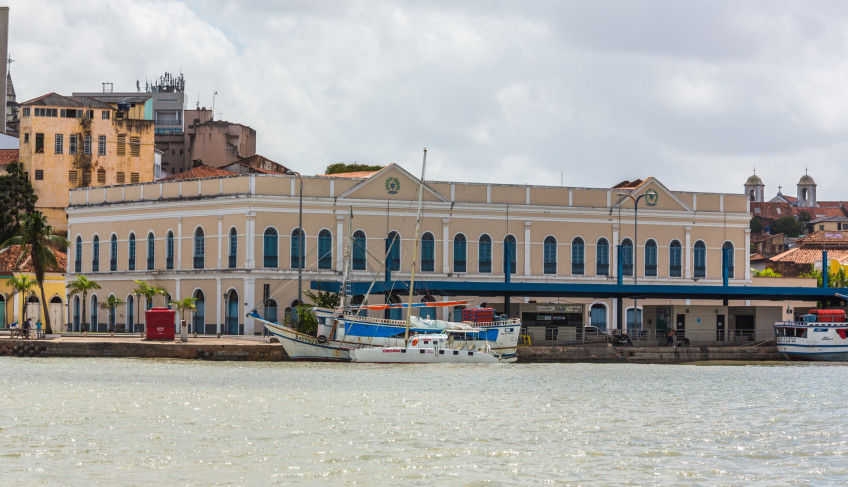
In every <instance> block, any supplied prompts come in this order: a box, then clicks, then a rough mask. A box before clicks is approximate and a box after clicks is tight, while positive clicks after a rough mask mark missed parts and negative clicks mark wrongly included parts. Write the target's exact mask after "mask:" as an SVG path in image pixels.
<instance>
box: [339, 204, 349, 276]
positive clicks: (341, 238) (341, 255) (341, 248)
mask: <svg viewBox="0 0 848 487" xmlns="http://www.w3.org/2000/svg"><path fill="white" fill-rule="evenodd" d="M344 220H345V217H344V215H336V270H342V269H344V237H345V233H344ZM351 237H352V235H351Z"/></svg>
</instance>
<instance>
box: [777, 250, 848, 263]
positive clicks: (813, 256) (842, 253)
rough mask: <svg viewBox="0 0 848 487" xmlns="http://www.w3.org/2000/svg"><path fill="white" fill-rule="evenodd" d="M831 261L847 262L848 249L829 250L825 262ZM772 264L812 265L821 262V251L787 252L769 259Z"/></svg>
mask: <svg viewBox="0 0 848 487" xmlns="http://www.w3.org/2000/svg"><path fill="white" fill-rule="evenodd" d="M833 259H836V260H838V261H839V262H845V261H846V260H848V249H829V250H828V251H827V260H828V261H831V260H833ZM771 260H772V261H774V262H795V263H796V264H814V263H816V262H821V260H822V249H809V248H806V249H805V248H799V247H796V248H794V249H790V250H787V251H786V252H784V253H782V254H780V255H776V256H774V257H772V258H771Z"/></svg>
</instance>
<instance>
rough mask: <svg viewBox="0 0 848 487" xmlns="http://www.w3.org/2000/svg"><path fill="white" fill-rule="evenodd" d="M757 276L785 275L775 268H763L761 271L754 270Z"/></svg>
mask: <svg viewBox="0 0 848 487" xmlns="http://www.w3.org/2000/svg"><path fill="white" fill-rule="evenodd" d="M752 274H753V275H754V276H755V277H783V275H781V274H779V273H777V272H775V271H774V270H773V269H763V270H761V271H756V270H755V271H753V272H752Z"/></svg>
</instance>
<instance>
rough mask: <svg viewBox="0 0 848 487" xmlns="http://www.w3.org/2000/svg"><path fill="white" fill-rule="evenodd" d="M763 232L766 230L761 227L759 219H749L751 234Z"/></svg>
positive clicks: (761, 223)
mask: <svg viewBox="0 0 848 487" xmlns="http://www.w3.org/2000/svg"><path fill="white" fill-rule="evenodd" d="M765 230H766V228H765V227H764V226H763V222H761V221H760V219H759V218H757V217H753V218H751V233H763V232H764V231H765Z"/></svg>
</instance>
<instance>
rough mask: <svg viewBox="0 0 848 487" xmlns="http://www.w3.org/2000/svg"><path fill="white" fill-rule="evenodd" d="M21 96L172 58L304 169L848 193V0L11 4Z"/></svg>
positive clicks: (94, 85)
mask: <svg viewBox="0 0 848 487" xmlns="http://www.w3.org/2000/svg"><path fill="white" fill-rule="evenodd" d="M7 5H9V7H10V14H9V15H10V27H9V53H10V55H11V57H12V59H14V62H13V63H12V64H11V75H12V79H13V82H14V85H15V90H16V92H17V99H18V101H19V102H22V101H26V100H28V99H32V98H35V97H37V96H40V95H43V94H45V93H49V92H57V93H60V94H65V95H70V94H71V93H72V92H74V91H98V90H101V88H102V83H103V82H111V83H113V84H114V89H115V91H134V90H135V87H136V81H137V80H140V83H141V86H142V87H144V83H145V80H153V79H155V78H157V77H159V76H161V75H162V74H164V73H165V72H170V73H180V72H181V73H183V75H184V76H185V78H186V105H187V108H192V107H194V106H196V105H198V104H199V105H200V106H205V107H212V104H213V93H215V92H217V95H216V96H214V111H215V117H216V119H219V120H227V121H230V122H236V123H241V124H245V125H248V126H250V127H253V128H254V129H256V132H257V152H258V153H259V154H262V155H263V156H265V157H268V158H269V159H271V160H274V161H276V162H279V163H281V164H283V165H285V166H286V167H289V168H291V169H294V170H296V171H299V172H301V173H303V174H323V172H324V169H325V168H326V167H327V166H328V165H330V164H333V163H336V162H346V163H353V162H359V163H367V164H379V165H385V164H389V163H397V164H399V165H401V166H402V167H404V168H405V169H407V170H408V171H410V172H411V173H413V174H415V175H419V174H420V172H421V156H422V149H423V148H424V147H426V148H427V149H428V156H427V174H426V177H425V179H427V180H438V181H474V182H487V183H503V184H530V185H549V186H560V185H563V186H575V187H610V186H613V185H615V184H617V183H619V182H621V181H624V180H634V179H637V178H638V179H644V178H647V177H649V176H653V177H656V178H657V179H659V180H660V181H661V182H662V183H663V184H665V185H666V186H667V187H669V188H670V189H672V190H682V191H703V192H728V193H742V192H743V184H744V182H745V180H746V179H747V178H748V176H750V175H751V174H753V173H754V170H755V168H756V174H757V175H758V176H760V178H762V180H763V181H764V183H765V185H766V196H767V199H768V198H770V197H771V196H773V195H774V194H775V193H776V192H777V191H778V186H782V187H783V192H784V193H785V194H788V195H795V191H796V190H795V185H796V184H797V182H798V180H799V179H800V178H801V176H803V175H804V173H805V171H809V174H810V175H811V176H812V177H813V178H814V179H815V181H816V183H817V184H818V199H820V200H848V195H846V194H845V191H844V190H843V187H844V183H843V181H844V180H845V179H844V178H845V177H846V175H848V174H846V173H848V171H847V170H846V167H848V166H847V165H846V164H845V162H846V160H848V137H846V135H848V89H846V87H848V2H844V1H842V0H834V1H816V0H809V1H798V0H760V1H746V0H734V1H721V0H710V1H699V0H687V1H680V0H653V1H652V0H640V1H638V2H636V1H626V0H618V1H610V0H591V1H567V0H563V1H535V0H523V1H500V0H485V1H483V0H479V1H478V0H466V1H462V2H457V1H455V0H429V1H428V0H422V1H415V2H412V1H408V2H407V1H396V2H389V1H368V0H356V1H330V0H327V1H308V0H300V1H298V0H291V1H287V0H273V1H272V0H265V1H250V0H242V1H238V2H234V1H232V0H184V1H171V0H53V1H49V0H11V1H10V2H8V0H7Z"/></svg>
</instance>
